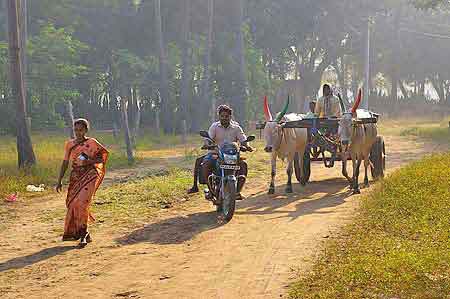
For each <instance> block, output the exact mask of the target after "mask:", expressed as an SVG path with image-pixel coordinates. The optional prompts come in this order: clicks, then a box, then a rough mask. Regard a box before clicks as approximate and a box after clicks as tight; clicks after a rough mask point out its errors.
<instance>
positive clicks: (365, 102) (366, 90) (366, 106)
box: [361, 17, 371, 109]
mask: <svg viewBox="0 0 450 299" xmlns="http://www.w3.org/2000/svg"><path fill="white" fill-rule="evenodd" d="M370 22H371V20H370V17H368V18H367V39H366V42H367V43H366V53H365V56H366V61H365V72H364V73H365V74H364V77H365V78H364V98H363V102H362V105H361V108H363V109H369V94H370V29H371V28H370Z"/></svg>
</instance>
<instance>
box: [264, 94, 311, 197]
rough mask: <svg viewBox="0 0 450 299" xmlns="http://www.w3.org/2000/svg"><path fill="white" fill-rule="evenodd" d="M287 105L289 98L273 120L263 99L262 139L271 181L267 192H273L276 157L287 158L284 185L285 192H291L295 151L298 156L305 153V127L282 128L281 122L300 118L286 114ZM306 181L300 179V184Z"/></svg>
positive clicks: (302, 175)
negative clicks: (269, 158)
mask: <svg viewBox="0 0 450 299" xmlns="http://www.w3.org/2000/svg"><path fill="white" fill-rule="evenodd" d="M288 107H289V98H288V101H287V103H286V106H285V107H284V109H283V111H282V112H280V113H279V114H278V116H277V117H276V119H275V120H273V119H272V114H271V113H270V109H269V104H268V102H267V98H265V99H264V114H265V116H266V125H265V127H264V139H265V142H266V146H265V148H264V150H265V151H266V152H267V153H271V166H272V172H271V182H270V188H269V194H274V193H275V176H276V173H277V172H276V169H277V157H278V158H280V159H282V160H284V159H287V162H288V163H287V175H288V182H287V185H286V193H292V192H293V189H292V172H293V161H294V157H295V153H298V154H299V157H303V155H304V153H305V148H306V143H307V139H308V133H307V129H304V128H298V129H291V128H289V129H287V128H283V125H282V123H284V122H286V121H295V120H299V119H301V117H300V116H298V115H297V114H286V112H287V110H288ZM299 161H300V170H301V177H302V178H304V177H305V175H304V172H303V159H300V160H299ZM304 184H306V181H302V185H304Z"/></svg>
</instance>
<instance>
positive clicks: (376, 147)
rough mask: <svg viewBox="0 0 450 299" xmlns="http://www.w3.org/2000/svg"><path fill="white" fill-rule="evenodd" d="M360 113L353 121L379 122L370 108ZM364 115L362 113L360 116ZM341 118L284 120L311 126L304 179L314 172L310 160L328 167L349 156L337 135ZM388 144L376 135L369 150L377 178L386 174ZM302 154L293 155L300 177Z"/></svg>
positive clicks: (287, 125)
mask: <svg viewBox="0 0 450 299" xmlns="http://www.w3.org/2000/svg"><path fill="white" fill-rule="evenodd" d="M358 112H360V113H358V117H357V118H353V119H352V125H353V126H358V125H366V124H376V123H377V122H378V116H379V115H378V114H375V113H373V112H369V111H362V110H360V111H358ZM360 115H362V116H363V117H359V116H360ZM340 121H341V118H304V119H301V120H296V121H288V122H285V123H284V124H283V127H284V128H306V129H307V130H308V145H307V148H306V151H305V154H304V156H303V170H304V174H305V178H304V180H303V181H304V182H305V181H306V182H307V181H308V180H309V177H310V175H311V162H323V164H324V166H325V167H327V168H332V167H334V165H335V162H336V161H342V159H344V157H345V159H347V160H350V159H351V158H350V157H349V156H348V155H344V151H343V149H344V145H343V144H342V142H341V141H340V139H339V138H338V134H337V132H338V129H339V123H340ZM264 127H265V122H261V123H257V125H256V128H257V129H259V130H263V129H264ZM385 153H386V152H385V145H384V139H383V137H382V136H376V141H375V143H374V144H373V145H372V147H371V150H370V156H369V159H370V162H371V166H370V169H371V173H372V177H373V178H374V179H378V178H381V177H383V176H384V171H385ZM299 159H300V157H299V156H298V154H297V156H296V157H295V159H294V169H295V176H296V178H297V180H298V181H299V182H300V181H301V179H302V178H301V171H300V163H299Z"/></svg>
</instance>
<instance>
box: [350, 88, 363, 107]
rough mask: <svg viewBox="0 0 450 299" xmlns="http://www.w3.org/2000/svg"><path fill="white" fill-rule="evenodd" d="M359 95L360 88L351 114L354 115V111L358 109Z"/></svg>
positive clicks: (360, 96) (360, 97)
mask: <svg viewBox="0 0 450 299" xmlns="http://www.w3.org/2000/svg"><path fill="white" fill-rule="evenodd" d="M361 93H362V92H361V88H360V89H359V92H358V97H357V98H356V101H355V104H354V105H353V108H352V113H356V109H358V107H359V104H361V99H362V94H361Z"/></svg>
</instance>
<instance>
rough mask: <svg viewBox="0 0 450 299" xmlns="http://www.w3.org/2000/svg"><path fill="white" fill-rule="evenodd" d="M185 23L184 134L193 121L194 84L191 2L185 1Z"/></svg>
mask: <svg viewBox="0 0 450 299" xmlns="http://www.w3.org/2000/svg"><path fill="white" fill-rule="evenodd" d="M183 5H184V22H183V28H182V30H183V33H184V34H183V50H182V51H183V53H182V64H183V70H182V80H181V92H180V105H181V118H182V120H183V132H184V129H185V127H184V124H186V125H187V124H189V127H190V125H191V119H190V117H189V111H188V107H189V102H190V99H191V97H192V94H191V90H192V88H191V85H192V84H191V83H192V53H191V0H184V1H183Z"/></svg>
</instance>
